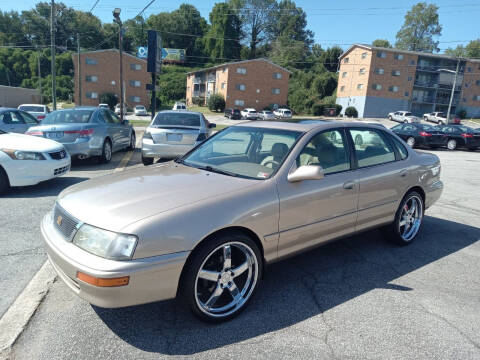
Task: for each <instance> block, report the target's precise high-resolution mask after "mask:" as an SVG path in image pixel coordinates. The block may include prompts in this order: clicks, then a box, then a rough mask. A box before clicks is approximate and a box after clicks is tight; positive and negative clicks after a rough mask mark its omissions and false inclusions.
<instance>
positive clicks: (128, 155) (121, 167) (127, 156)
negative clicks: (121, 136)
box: [113, 151, 134, 172]
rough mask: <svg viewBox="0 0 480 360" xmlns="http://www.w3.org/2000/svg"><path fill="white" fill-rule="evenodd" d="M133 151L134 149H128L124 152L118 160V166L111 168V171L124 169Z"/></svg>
mask: <svg viewBox="0 0 480 360" xmlns="http://www.w3.org/2000/svg"><path fill="white" fill-rule="evenodd" d="M133 153H134V151H128V152H127V153H125V155H124V156H123V158H122V160H121V161H120V163H119V164H118V166H117V167H116V168H115V170H113V172H120V171H123V170H125V167H126V166H127V164H128V162H129V161H130V159H131V158H132V156H133Z"/></svg>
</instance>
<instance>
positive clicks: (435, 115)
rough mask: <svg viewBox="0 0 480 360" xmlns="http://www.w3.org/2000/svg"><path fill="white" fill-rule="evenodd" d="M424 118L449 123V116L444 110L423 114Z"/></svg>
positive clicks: (439, 122)
mask: <svg viewBox="0 0 480 360" xmlns="http://www.w3.org/2000/svg"><path fill="white" fill-rule="evenodd" d="M423 120H425V121H433V122H436V123H437V124H446V123H447V117H446V116H445V114H444V113H443V112H431V113H426V114H423Z"/></svg>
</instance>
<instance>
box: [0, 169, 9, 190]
mask: <svg viewBox="0 0 480 360" xmlns="http://www.w3.org/2000/svg"><path fill="white" fill-rule="evenodd" d="M9 188H10V181H9V180H8V176H7V173H6V172H5V170H3V168H2V167H1V166H0V195H1V194H3V193H5V192H6V191H7V190H8V189H9Z"/></svg>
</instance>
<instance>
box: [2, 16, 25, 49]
mask: <svg viewBox="0 0 480 360" xmlns="http://www.w3.org/2000/svg"><path fill="white" fill-rule="evenodd" d="M10 44H15V45H27V44H28V39H27V37H26V36H25V34H24V32H23V26H22V19H21V17H20V15H19V13H18V12H16V11H10V12H2V11H0V45H10Z"/></svg>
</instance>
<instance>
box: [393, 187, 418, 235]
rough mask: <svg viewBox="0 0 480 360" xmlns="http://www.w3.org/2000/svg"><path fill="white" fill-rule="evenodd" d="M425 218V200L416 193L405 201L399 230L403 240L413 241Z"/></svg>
mask: <svg viewBox="0 0 480 360" xmlns="http://www.w3.org/2000/svg"><path fill="white" fill-rule="evenodd" d="M422 218H423V202H422V199H420V198H419V197H418V196H416V195H414V196H412V197H410V198H408V199H407V201H405V204H404V205H403V208H402V213H401V215H400V221H399V222H398V227H399V229H398V231H399V233H400V236H401V237H402V240H404V241H406V242H409V241H411V240H412V239H413V238H414V237H415V236H416V235H417V233H418V230H420V225H421V224H422Z"/></svg>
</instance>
